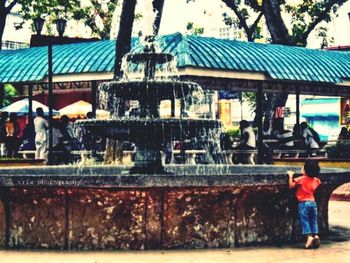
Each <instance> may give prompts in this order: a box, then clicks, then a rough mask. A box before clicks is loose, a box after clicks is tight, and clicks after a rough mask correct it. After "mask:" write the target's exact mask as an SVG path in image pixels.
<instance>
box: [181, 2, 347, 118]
mask: <svg viewBox="0 0 350 263" xmlns="http://www.w3.org/2000/svg"><path fill="white" fill-rule="evenodd" d="M190 1H195V0H187V2H190ZM220 1H222V2H223V3H225V4H226V6H227V7H228V8H230V9H231V10H232V11H233V12H234V13H235V15H236V17H235V18H230V17H228V16H227V15H226V16H224V21H225V22H226V24H230V22H232V23H236V24H237V25H238V26H240V27H241V28H243V30H244V32H245V34H246V36H247V39H248V41H253V40H254V39H255V37H256V32H257V29H258V26H257V25H258V22H259V21H260V19H261V17H262V16H264V18H265V23H266V26H267V28H268V30H269V33H270V36H271V42H272V43H274V44H282V45H292V46H296V45H297V46H306V45H307V40H308V37H309V36H310V34H311V32H313V31H314V30H318V36H319V37H321V38H322V44H321V45H322V46H321V47H324V46H325V45H327V44H328V42H327V30H326V28H325V27H324V26H323V27H321V23H322V22H326V23H328V22H330V21H331V20H332V17H334V16H335V15H336V14H337V11H338V10H339V7H341V6H342V5H343V4H344V3H345V2H347V0H313V1H312V0H305V1H298V2H297V3H296V4H295V1H288V0H244V1H242V0H220ZM282 13H284V14H287V15H289V16H290V19H291V22H290V24H289V25H288V27H287V26H286V21H285V16H282ZM254 17H256V18H255V19H253V18H254ZM252 20H253V21H254V22H253V24H252V25H251V26H248V24H249V21H252ZM288 23H289V21H288ZM287 99H288V94H285V93H270V94H266V96H265V101H264V102H263V105H264V113H263V114H264V117H265V119H267V120H269V121H270V122H271V121H272V120H273V114H274V112H275V110H276V107H279V106H284V105H285V103H286V101H287Z"/></svg>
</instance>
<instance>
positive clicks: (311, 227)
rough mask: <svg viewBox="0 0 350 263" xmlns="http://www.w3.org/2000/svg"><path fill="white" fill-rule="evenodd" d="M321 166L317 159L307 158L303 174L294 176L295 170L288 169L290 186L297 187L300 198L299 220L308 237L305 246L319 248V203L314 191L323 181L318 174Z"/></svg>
mask: <svg viewBox="0 0 350 263" xmlns="http://www.w3.org/2000/svg"><path fill="white" fill-rule="evenodd" d="M319 173H320V166H319V165H318V162H317V161H315V160H307V161H306V162H305V164H304V166H303V167H302V169H301V174H302V176H300V177H297V178H294V177H293V176H294V172H293V171H288V172H287V174H288V177H289V181H288V182H289V188H290V189H293V188H296V192H295V195H296V198H297V199H298V211H299V220H300V225H301V229H302V234H303V235H305V237H306V242H305V248H312V247H313V248H318V247H319V246H320V237H319V236H318V223H317V204H316V202H315V197H314V192H315V190H316V189H317V187H318V186H319V185H320V183H321V181H320V179H319V178H317V176H318V175H319Z"/></svg>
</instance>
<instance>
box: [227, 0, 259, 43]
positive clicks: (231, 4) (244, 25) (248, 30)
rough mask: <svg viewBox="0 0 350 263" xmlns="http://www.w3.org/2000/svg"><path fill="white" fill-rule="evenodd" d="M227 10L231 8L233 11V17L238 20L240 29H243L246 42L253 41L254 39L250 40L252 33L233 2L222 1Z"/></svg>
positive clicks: (228, 0)
mask: <svg viewBox="0 0 350 263" xmlns="http://www.w3.org/2000/svg"><path fill="white" fill-rule="evenodd" d="M222 1H223V2H224V3H225V4H226V5H227V6H228V7H229V8H231V9H232V10H233V12H234V13H235V15H236V16H237V18H238V20H239V24H240V26H241V27H243V29H244V31H245V33H246V35H247V38H248V41H253V40H254V39H252V31H251V30H250V28H249V26H248V25H247V20H246V19H245V18H244V17H243V16H242V14H241V12H240V11H239V10H238V7H237V5H236V3H235V1H230V0H222Z"/></svg>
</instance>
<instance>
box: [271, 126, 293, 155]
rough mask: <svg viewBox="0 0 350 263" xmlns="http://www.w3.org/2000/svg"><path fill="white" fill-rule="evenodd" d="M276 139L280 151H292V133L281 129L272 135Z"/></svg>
mask: <svg viewBox="0 0 350 263" xmlns="http://www.w3.org/2000/svg"><path fill="white" fill-rule="evenodd" d="M274 134H275V137H276V139H278V146H279V148H280V149H287V150H288V149H292V148H293V147H294V136H293V132H292V131H289V130H285V129H283V128H281V129H280V130H278V131H277V132H275V133H274Z"/></svg>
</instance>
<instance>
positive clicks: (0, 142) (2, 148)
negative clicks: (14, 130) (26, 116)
mask: <svg viewBox="0 0 350 263" xmlns="http://www.w3.org/2000/svg"><path fill="white" fill-rule="evenodd" d="M8 116H9V114H8V112H7V111H3V112H1V116H0V156H6V155H7V151H6V145H5V143H6V122H7V118H8Z"/></svg>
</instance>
